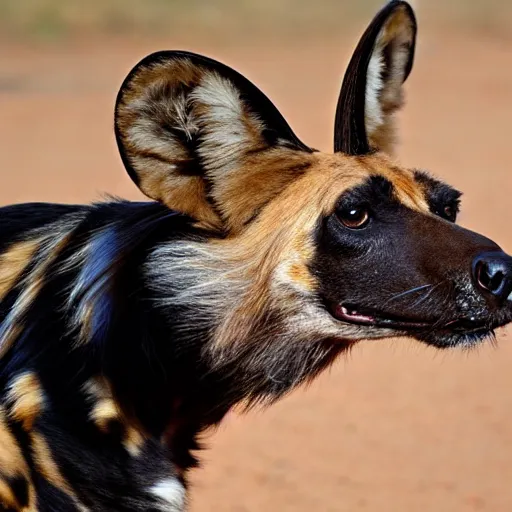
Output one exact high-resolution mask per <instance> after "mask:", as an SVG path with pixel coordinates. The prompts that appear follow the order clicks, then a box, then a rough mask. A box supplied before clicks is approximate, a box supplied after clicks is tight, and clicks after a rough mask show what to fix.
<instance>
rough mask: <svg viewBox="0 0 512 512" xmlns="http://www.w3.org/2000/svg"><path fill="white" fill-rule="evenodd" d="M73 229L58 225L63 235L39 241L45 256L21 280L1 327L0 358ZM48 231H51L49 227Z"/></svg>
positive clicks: (15, 333)
mask: <svg viewBox="0 0 512 512" xmlns="http://www.w3.org/2000/svg"><path fill="white" fill-rule="evenodd" d="M73 227H74V223H70V224H69V225H68V224H62V225H59V226H58V229H61V230H63V229H66V228H67V229H68V230H67V231H65V232H64V233H62V232H58V231H57V232H56V233H55V234H54V235H53V236H52V237H51V238H50V237H47V238H44V239H43V238H42V239H41V244H43V243H44V244H47V247H46V254H44V255H43V256H42V259H41V261H40V262H38V263H37V265H35V267H34V268H33V269H32V270H31V272H30V273H29V274H28V275H27V276H26V278H25V279H24V280H23V283H22V284H23V289H22V291H21V293H20V295H19V296H18V298H17V299H16V302H15V303H14V305H13V307H12V309H11V311H10V312H9V314H8V315H7V317H6V318H5V320H4V321H3V324H2V325H1V331H0V357H2V356H3V355H4V354H5V353H6V352H7V351H8V350H9V348H10V347H11V346H12V344H13V343H14V342H15V341H16V339H17V337H18V335H19V334H20V332H21V330H22V324H23V322H22V321H21V319H22V318H23V315H24V314H25V313H26V312H27V310H28V309H29V308H30V306H31V304H32V303H33V301H34V300H35V299H36V297H37V295H38V294H39V292H40V291H41V289H42V287H43V285H44V283H45V280H46V272H47V270H48V268H49V267H50V265H51V264H52V263H53V262H54V261H55V259H56V258H57V257H58V256H59V254H60V253H61V251H62V250H63V249H64V248H65V247H66V245H67V243H68V242H69V239H70V237H71V230H72V228H73ZM48 229H49V230H51V226H49V227H48Z"/></svg>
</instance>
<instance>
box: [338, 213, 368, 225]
mask: <svg viewBox="0 0 512 512" xmlns="http://www.w3.org/2000/svg"><path fill="white" fill-rule="evenodd" d="M337 215H338V219H339V220H340V222H341V223H342V224H343V225H344V226H345V227H347V228H350V229H362V228H364V227H365V226H366V225H367V224H368V221H369V220H370V214H369V213H368V210H367V209H366V208H347V209H345V210H339V211H338V212H337Z"/></svg>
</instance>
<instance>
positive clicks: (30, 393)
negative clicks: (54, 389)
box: [7, 372, 44, 432]
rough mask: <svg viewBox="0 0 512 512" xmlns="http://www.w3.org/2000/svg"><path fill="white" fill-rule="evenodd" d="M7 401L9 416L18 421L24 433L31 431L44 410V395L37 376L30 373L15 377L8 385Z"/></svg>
mask: <svg viewBox="0 0 512 512" xmlns="http://www.w3.org/2000/svg"><path fill="white" fill-rule="evenodd" d="M7 400H8V401H9V402H10V409H9V415H10V416H11V417H12V418H13V419H14V420H16V421H19V422H20V423H21V424H22V426H23V429H24V430H25V431H26V432H29V431H31V430H32V428H33V426H34V422H35V421H36V420H37V417H38V416H39V415H40V414H41V411H42V410H43V408H44V393H43V390H42V389H41V385H40V382H39V379H38V378H37V376H36V375H35V374H34V373H32V372H26V373H23V374H21V375H19V376H17V377H16V378H15V379H14V380H13V381H12V382H11V383H10V384H9V391H8V393H7Z"/></svg>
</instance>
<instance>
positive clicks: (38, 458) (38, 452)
mask: <svg viewBox="0 0 512 512" xmlns="http://www.w3.org/2000/svg"><path fill="white" fill-rule="evenodd" d="M31 441H32V452H33V456H34V462H35V464H36V466H37V469H38V471H39V472H40V473H41V475H42V476H43V478H44V479H45V480H47V481H48V482H49V483H51V484H52V485H54V486H55V487H57V488H58V489H60V490H61V491H63V492H64V493H65V494H67V495H68V496H70V497H72V498H76V496H75V493H74V492H73V490H72V489H71V487H70V485H69V483H68V482H67V481H66V479H65V478H64V477H63V476H62V473H61V472H60V469H59V467H58V465H57V463H56V462H55V460H54V458H53V455H52V452H51V449H50V447H49V446H48V443H47V442H46V439H45V438H44V436H43V435H41V434H39V433H35V432H34V433H32V435H31Z"/></svg>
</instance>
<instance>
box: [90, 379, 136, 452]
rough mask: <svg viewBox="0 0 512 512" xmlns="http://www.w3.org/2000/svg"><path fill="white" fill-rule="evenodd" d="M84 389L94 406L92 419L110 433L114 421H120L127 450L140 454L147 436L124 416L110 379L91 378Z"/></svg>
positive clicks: (104, 431)
mask: <svg viewBox="0 0 512 512" xmlns="http://www.w3.org/2000/svg"><path fill="white" fill-rule="evenodd" d="M84 391H85V393H86V395H87V396H88V397H89V400H90V402H91V406H92V407H91V411H90V413H89V418H90V420H91V421H92V422H94V424H95V425H96V426H97V427H98V429H99V430H101V431H102V432H103V433H105V434H107V433H109V431H110V427H111V423H112V422H113V421H116V422H118V423H119V424H120V425H122V427H123V429H124V433H123V441H122V442H123V446H124V447H125V448H126V451H127V452H128V453H130V455H132V456H134V457H135V456H137V455H139V454H140V452H141V450H142V447H143V445H144V443H145V437H144V435H143V434H142V432H141V431H140V430H139V429H138V428H136V427H134V426H132V425H130V424H128V423H127V420H126V418H124V417H123V416H122V414H121V411H120V409H119V406H118V405H117V403H116V402H115V400H114V397H113V395H112V391H111V389H110V384H109V383H108V381H107V380H106V379H104V378H101V377H98V378H94V379H91V380H89V382H87V383H86V385H85V387H84Z"/></svg>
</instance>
